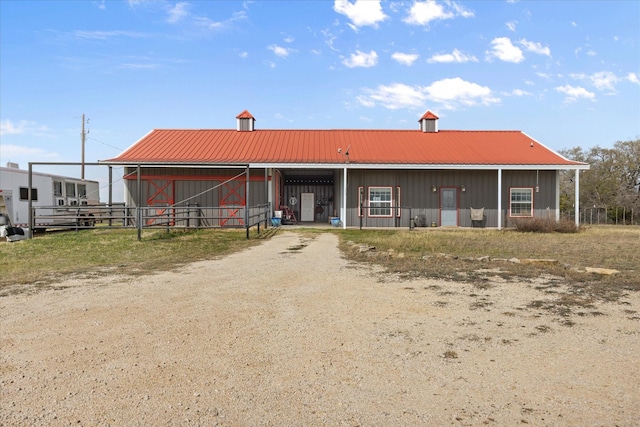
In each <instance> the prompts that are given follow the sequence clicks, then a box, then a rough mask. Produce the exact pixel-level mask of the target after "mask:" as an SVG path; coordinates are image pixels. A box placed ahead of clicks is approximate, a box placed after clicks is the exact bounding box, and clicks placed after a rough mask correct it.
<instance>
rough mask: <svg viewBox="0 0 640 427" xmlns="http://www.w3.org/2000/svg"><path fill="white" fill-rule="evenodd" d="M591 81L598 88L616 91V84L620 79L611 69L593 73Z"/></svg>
mask: <svg viewBox="0 0 640 427" xmlns="http://www.w3.org/2000/svg"><path fill="white" fill-rule="evenodd" d="M590 78H591V81H592V82H593V85H594V86H595V87H596V89H598V90H609V91H612V92H615V90H616V88H615V85H616V83H618V81H619V80H620V79H619V78H618V76H616V75H615V74H613V73H612V72H610V71H601V72H598V73H595V74H593V75H591V77H590Z"/></svg>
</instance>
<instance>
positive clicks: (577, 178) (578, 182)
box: [574, 169, 580, 227]
mask: <svg viewBox="0 0 640 427" xmlns="http://www.w3.org/2000/svg"><path fill="white" fill-rule="evenodd" d="M575 184H576V190H575V191H576V203H575V205H574V209H575V213H574V215H575V217H576V218H575V221H576V227H580V169H576V179H575Z"/></svg>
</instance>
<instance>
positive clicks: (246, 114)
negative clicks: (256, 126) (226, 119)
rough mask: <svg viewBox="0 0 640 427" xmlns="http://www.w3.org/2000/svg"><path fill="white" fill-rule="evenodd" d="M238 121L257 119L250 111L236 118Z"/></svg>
mask: <svg viewBox="0 0 640 427" xmlns="http://www.w3.org/2000/svg"><path fill="white" fill-rule="evenodd" d="M236 119H254V120H255V117H253V115H252V114H251V113H250V112H249V111H248V110H244V111H243V112H242V113H240V114H238V115H237V116H236Z"/></svg>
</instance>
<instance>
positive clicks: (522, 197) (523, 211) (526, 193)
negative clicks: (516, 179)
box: [509, 188, 533, 217]
mask: <svg viewBox="0 0 640 427" xmlns="http://www.w3.org/2000/svg"><path fill="white" fill-rule="evenodd" d="M509 194H510V197H509V199H510V206H509V213H510V216H515V217H531V216H533V188H510V189H509Z"/></svg>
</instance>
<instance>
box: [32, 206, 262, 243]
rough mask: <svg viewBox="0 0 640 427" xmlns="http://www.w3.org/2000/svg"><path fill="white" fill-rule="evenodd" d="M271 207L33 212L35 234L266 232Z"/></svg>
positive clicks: (99, 208)
mask: <svg viewBox="0 0 640 427" xmlns="http://www.w3.org/2000/svg"><path fill="white" fill-rule="evenodd" d="M269 214H270V206H269V205H268V204H262V205H256V206H249V207H248V208H247V207H245V206H242V205H227V206H197V205H189V206H140V207H129V206H125V205H124V204H115V205H97V206H38V207H33V208H32V224H33V228H34V229H35V230H44V229H58V230H61V229H62V230H64V229H67V230H82V229H91V228H95V227H108V228H133V229H138V231H139V234H140V233H141V232H142V230H145V229H166V230H167V231H169V230H171V229H190V228H195V229H205V228H238V229H242V228H245V229H246V230H247V238H249V230H250V229H251V228H253V227H257V232H258V233H260V225H262V224H264V227H265V228H267V226H268V220H269V219H270V215H269Z"/></svg>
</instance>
